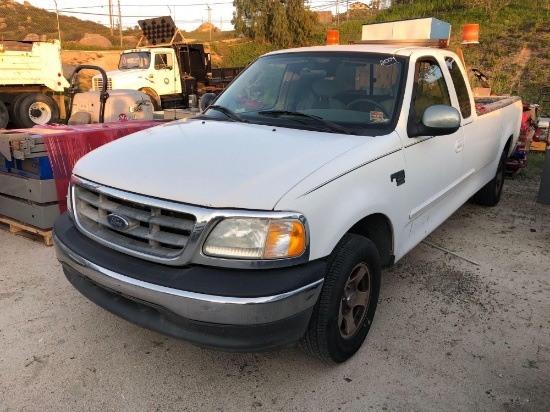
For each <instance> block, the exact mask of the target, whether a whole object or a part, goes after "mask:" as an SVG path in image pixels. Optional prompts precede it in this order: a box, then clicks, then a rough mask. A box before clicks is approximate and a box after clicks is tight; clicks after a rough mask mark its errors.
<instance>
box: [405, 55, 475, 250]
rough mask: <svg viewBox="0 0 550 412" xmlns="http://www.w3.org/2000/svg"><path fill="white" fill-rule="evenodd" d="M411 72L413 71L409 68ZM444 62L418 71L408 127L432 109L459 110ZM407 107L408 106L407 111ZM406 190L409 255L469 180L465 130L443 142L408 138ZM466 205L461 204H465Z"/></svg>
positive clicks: (428, 62)
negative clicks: (465, 163) (466, 165)
mask: <svg viewBox="0 0 550 412" xmlns="http://www.w3.org/2000/svg"><path fill="white" fill-rule="evenodd" d="M411 70H412V67H411ZM449 81H450V77H449V74H448V71H447V69H446V67H445V61H444V60H443V59H441V60H440V61H438V59H436V58H435V57H433V56H429V57H421V58H419V59H417V60H416V63H415V66H414V78H413V80H412V84H413V90H412V94H411V101H410V108H409V117H408V123H409V126H410V123H411V122H420V121H421V120H422V115H423V114H424V111H425V110H426V109H427V108H428V107H430V106H433V105H447V106H454V107H456V94H455V93H454V88H453V87H452V84H451V85H450V87H449V86H448V85H449ZM405 108H406V105H404V109H405ZM403 146H404V152H405V160H406V170H405V181H406V186H408V192H407V193H408V196H407V200H406V203H407V208H406V212H407V213H408V226H409V227H408V230H407V233H409V234H410V235H409V236H408V239H405V243H407V244H408V245H407V246H405V248H406V250H409V249H410V248H411V247H412V246H414V245H415V244H416V243H417V242H418V241H420V240H421V239H422V238H424V237H425V236H426V235H427V234H429V233H430V232H431V231H432V230H433V229H435V228H436V227H437V226H438V225H439V224H440V223H441V222H442V221H443V220H445V219H446V218H447V217H448V216H449V215H450V213H449V212H448V211H450V210H455V209H456V208H454V209H452V208H450V207H449V202H452V198H453V196H455V195H456V193H457V191H458V190H459V189H460V185H461V182H462V181H463V180H464V179H465V178H466V176H465V173H464V158H463V153H464V152H463V148H464V136H463V130H462V127H461V128H459V129H458V131H457V132H455V133H452V134H448V135H444V136H419V137H408V136H406V137H405V138H404V141H403ZM462 202H463V201H462Z"/></svg>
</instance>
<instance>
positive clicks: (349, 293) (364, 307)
mask: <svg viewBox="0 0 550 412" xmlns="http://www.w3.org/2000/svg"><path fill="white" fill-rule="evenodd" d="M371 284H372V275H371V273H370V270H369V267H368V266H367V265H366V264H365V263H359V264H358V265H357V266H355V267H354V268H353V270H352V271H351V273H350V275H349V277H348V279H347V281H346V285H345V286H344V293H343V294H342V300H341V302H340V312H339V313H338V326H339V328H340V336H342V338H344V339H351V338H352V337H353V336H354V335H355V334H356V333H357V331H358V330H359V329H360V328H361V326H362V325H363V322H364V320H365V316H366V315H367V312H368V309H369V303H370V296H371Z"/></svg>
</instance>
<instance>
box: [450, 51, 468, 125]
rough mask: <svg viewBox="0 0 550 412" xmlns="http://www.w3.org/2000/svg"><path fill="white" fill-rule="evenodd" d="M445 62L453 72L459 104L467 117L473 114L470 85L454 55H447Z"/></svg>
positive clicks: (463, 114) (461, 111) (462, 112)
mask: <svg viewBox="0 0 550 412" xmlns="http://www.w3.org/2000/svg"><path fill="white" fill-rule="evenodd" d="M445 63H446V64H447V68H448V69H449V73H450V74H451V79H453V85H454V87H455V91H456V95H457V97H458V105H459V106H460V113H461V114H462V117H463V118H464V119H466V118H468V117H470V115H471V114H472V105H471V104H470V93H468V87H467V86H466V82H465V81H464V76H463V75H462V72H461V71H460V68H459V67H458V63H457V62H456V61H455V60H454V59H453V58H452V57H447V58H446V59H445Z"/></svg>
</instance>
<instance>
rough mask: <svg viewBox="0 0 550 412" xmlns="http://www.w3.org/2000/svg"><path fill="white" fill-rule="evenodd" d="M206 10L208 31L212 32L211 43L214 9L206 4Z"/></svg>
mask: <svg viewBox="0 0 550 412" xmlns="http://www.w3.org/2000/svg"><path fill="white" fill-rule="evenodd" d="M206 10H208V30H209V31H210V41H212V8H211V7H210V6H209V5H208V3H206Z"/></svg>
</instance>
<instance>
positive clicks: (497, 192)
mask: <svg viewBox="0 0 550 412" xmlns="http://www.w3.org/2000/svg"><path fill="white" fill-rule="evenodd" d="M507 158H508V157H507V156H506V150H504V151H503V152H502V154H501V155H500V160H499V162H498V167H497V172H496V174H495V177H493V179H491V181H490V182H489V183H487V184H486V185H485V186H483V187H482V188H481V189H479V191H478V192H477V193H476V194H475V195H474V196H473V198H472V201H473V203H476V204H478V205H482V206H489V207H493V206H496V205H497V204H498V202H500V197H501V195H502V188H503V187H504V177H505V174H506V159H507Z"/></svg>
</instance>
